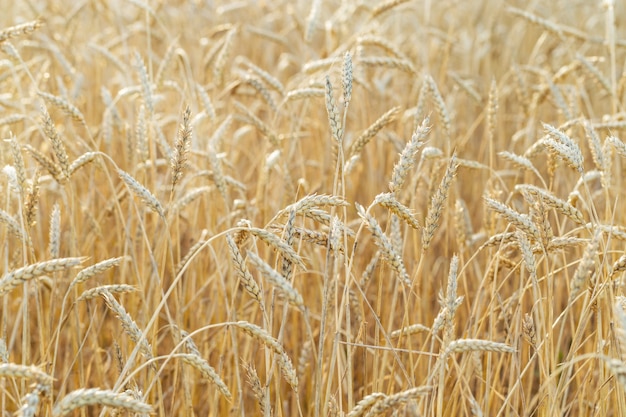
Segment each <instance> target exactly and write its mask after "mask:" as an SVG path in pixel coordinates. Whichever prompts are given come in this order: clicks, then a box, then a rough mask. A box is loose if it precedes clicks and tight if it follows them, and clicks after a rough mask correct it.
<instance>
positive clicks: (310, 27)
mask: <svg viewBox="0 0 626 417" xmlns="http://www.w3.org/2000/svg"><path fill="white" fill-rule="evenodd" d="M321 6H322V0H313V1H312V2H311V11H309V15H308V16H307V18H306V26H305V31H304V40H305V41H306V42H307V43H310V42H311V41H312V40H313V35H314V34H315V30H316V29H317V24H318V20H319V15H320V9H321Z"/></svg>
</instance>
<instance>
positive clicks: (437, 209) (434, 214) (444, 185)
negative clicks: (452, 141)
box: [422, 154, 458, 251]
mask: <svg viewBox="0 0 626 417" xmlns="http://www.w3.org/2000/svg"><path fill="white" fill-rule="evenodd" d="M457 168H458V163H457V161H456V154H453V155H452V157H450V161H449V163H448V167H447V169H446V173H445V174H444V176H443V178H442V179H441V183H440V184H439V188H437V191H435V194H434V195H433V197H432V199H431V201H430V204H429V206H428V212H427V214H426V220H425V222H424V228H423V229H422V250H423V251H425V250H426V249H428V247H429V246H430V243H431V241H432V239H433V236H434V235H435V230H437V227H439V218H440V217H441V213H442V211H443V205H444V203H445V202H446V200H447V198H448V192H449V189H450V184H451V183H452V180H453V179H454V177H455V176H456V171H457Z"/></svg>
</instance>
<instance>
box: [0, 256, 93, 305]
mask: <svg viewBox="0 0 626 417" xmlns="http://www.w3.org/2000/svg"><path fill="white" fill-rule="evenodd" d="M82 261H83V258H58V259H52V260H49V261H43V262H38V263H35V264H31V265H27V266H24V267H22V268H18V269H14V270H13V271H11V272H8V273H6V274H4V275H3V276H2V278H0V296H1V295H4V294H6V293H8V292H10V291H11V290H13V289H14V288H16V287H17V286H18V285H20V284H22V283H24V282H26V281H30V280H32V279H34V278H38V277H41V276H42V275H48V274H52V273H54V272H59V271H65V270H67V269H70V268H73V267H75V266H77V265H80V264H81V263H82Z"/></svg>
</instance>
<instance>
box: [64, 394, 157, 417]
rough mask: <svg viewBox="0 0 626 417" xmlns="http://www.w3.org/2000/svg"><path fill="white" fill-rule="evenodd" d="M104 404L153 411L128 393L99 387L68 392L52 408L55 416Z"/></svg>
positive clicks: (137, 411)
mask: <svg viewBox="0 0 626 417" xmlns="http://www.w3.org/2000/svg"><path fill="white" fill-rule="evenodd" d="M91 405H104V406H107V407H114V408H121V409H124V410H127V411H130V412H134V413H151V412H152V407H151V406H150V405H148V404H146V403H145V402H143V401H140V400H137V399H135V398H133V397H131V396H130V395H128V394H123V393H117V392H114V391H111V390H102V389H99V388H80V389H77V390H75V391H72V392H70V393H69V394H66V395H65V396H64V397H63V398H62V399H61V400H59V401H58V402H57V403H56V404H55V405H54V408H53V409H52V415H53V416H54V417H60V416H64V415H66V414H68V413H70V412H71V411H73V410H75V409H77V408H83V407H88V406H91Z"/></svg>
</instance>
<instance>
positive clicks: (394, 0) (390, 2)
mask: <svg viewBox="0 0 626 417" xmlns="http://www.w3.org/2000/svg"><path fill="white" fill-rule="evenodd" d="M407 1H408V0H387V1H384V2H382V3H380V4H379V5H378V6H376V7H375V8H374V9H373V10H372V14H371V18H372V19H373V18H375V17H378V16H380V15H381V14H383V13H385V12H387V11H389V10H391V9H393V8H394V7H397V6H399V5H401V4H404V3H406V2H407Z"/></svg>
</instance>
